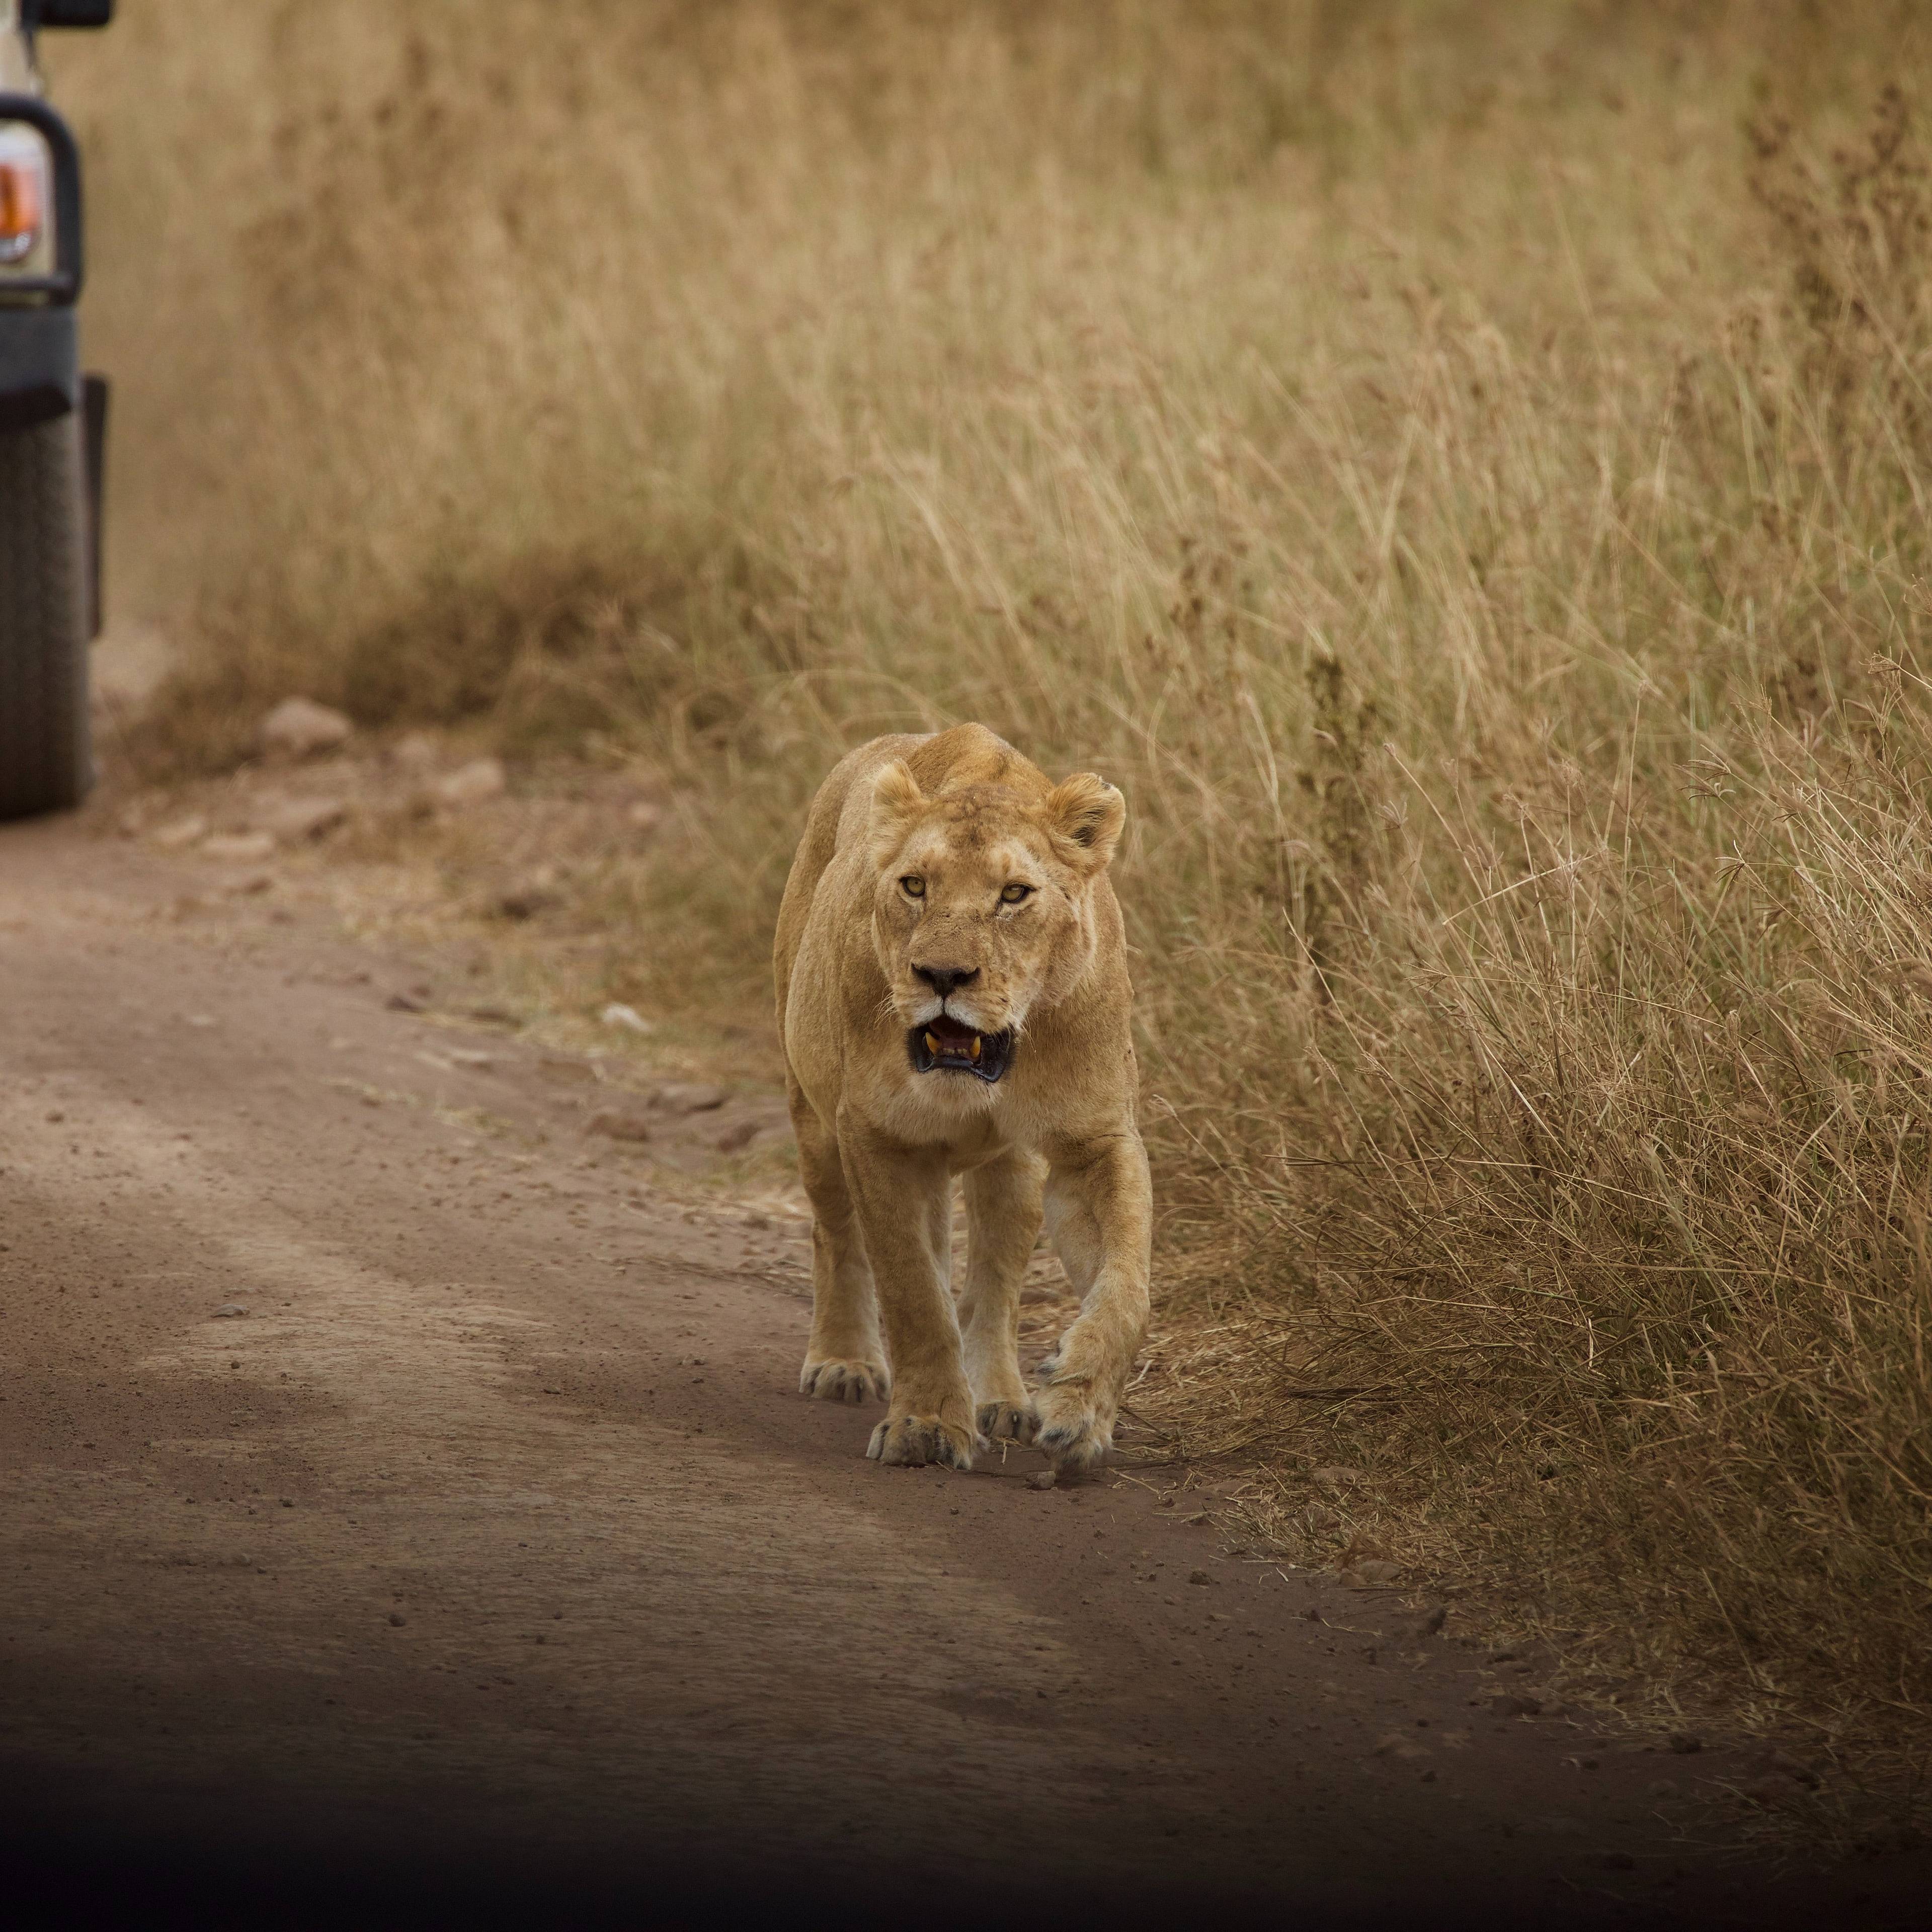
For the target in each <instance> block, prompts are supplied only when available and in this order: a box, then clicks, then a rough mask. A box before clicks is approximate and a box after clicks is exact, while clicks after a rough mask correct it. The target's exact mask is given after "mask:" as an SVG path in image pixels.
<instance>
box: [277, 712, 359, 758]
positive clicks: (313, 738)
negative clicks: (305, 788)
mask: <svg viewBox="0 0 1932 1932" xmlns="http://www.w3.org/2000/svg"><path fill="white" fill-rule="evenodd" d="M355 734H356V727H355V726H354V725H353V724H352V723H350V720H349V719H348V718H347V716H346V715H344V713H343V712H340V711H333V710H332V709H330V708H329V706H327V705H326V704H318V703H316V702H315V700H314V699H313V698H308V697H285V698H284V699H283V700H282V701H281V703H279V704H278V705H277V706H275V709H274V710H272V711H271V712H269V715H267V716H266V718H263V720H262V722H261V724H260V727H259V728H258V730H257V738H258V739H259V740H260V744H261V747H262V749H263V752H264V753H265V754H266V755H267V756H268V757H272V758H275V757H280V758H313V757H320V755H321V754H323V752H325V751H340V750H341V748H342V747H343V746H344V745H346V744H347V743H348V742H349V741H350V739H351V738H352V737H353V736H355Z"/></svg>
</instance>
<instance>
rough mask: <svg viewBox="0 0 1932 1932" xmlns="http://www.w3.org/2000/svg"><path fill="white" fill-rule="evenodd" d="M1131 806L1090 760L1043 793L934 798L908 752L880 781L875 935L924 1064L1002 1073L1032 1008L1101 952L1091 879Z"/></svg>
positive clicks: (987, 788)
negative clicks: (1036, 796)
mask: <svg viewBox="0 0 1932 1932" xmlns="http://www.w3.org/2000/svg"><path fill="white" fill-rule="evenodd" d="M1125 817H1126V807H1125V805H1124V802H1123V801H1122V799H1121V794H1120V793H1118V791H1116V790H1115V789H1114V787H1112V785H1110V784H1107V783H1106V781H1105V780H1103V779H1101V778H1096V777H1095V776H1094V775H1093V773H1091V772H1079V773H1076V775H1074V776H1073V777H1072V778H1069V779H1067V781H1065V783H1064V784H1061V785H1059V786H1058V787H1055V790H1053V791H1052V793H1049V795H1048V796H1046V798H1045V799H1041V800H1040V801H1038V802H1033V801H1031V800H1028V799H1025V798H1023V797H1022V796H1020V795H1019V793H1016V792H1013V791H1011V790H1008V789H1007V788H1006V787H1004V786H1000V785H980V786H972V787H966V788H964V789H962V790H957V791H951V792H947V793H942V794H941V795H940V796H938V797H936V798H930V799H929V798H927V797H926V796H924V795H923V794H922V793H921V792H920V790H919V786H918V783H917V781H916V780H915V779H914V778H913V775H912V774H911V772H910V771H909V770H907V768H906V766H904V764H902V763H893V764H890V765H888V766H886V768H885V769H884V770H883V772H880V775H879V777H878V779H877V783H876V784H875V787H874V791H873V794H872V817H871V855H872V859H873V862H874V865H875V866H876V867H877V883H876V886H875V889H874V897H873V913H872V938H873V944H874V947H875V948H876V949H877V953H878V959H879V965H880V969H881V970H882V971H883V973H884V974H885V976H886V984H887V986H889V988H890V989H891V997H892V1006H893V1009H894V1011H895V1013H896V1014H897V1016H898V1019H899V1020H900V1022H901V1024H902V1025H904V1027H905V1028H906V1044H907V1055H908V1057H909V1058H910V1061H911V1064H912V1066H913V1070H915V1072H917V1073H922V1074H924V1073H932V1074H940V1075H948V1074H950V1075H962V1074H963V1075H970V1076H977V1078H978V1079H980V1080H982V1081H985V1082H989V1083H996V1082H998V1080H999V1079H1000V1078H1001V1076H1002V1075H1004V1073H1005V1072H1006V1071H1007V1068H1008V1067H1010V1065H1011V1064H1012V1062H1013V1054H1014V1052H1015V1049H1016V1043H1017V1042H1018V1040H1019V1037H1020V1035H1021V1034H1022V1032H1023V1031H1025V1026H1026V1022H1027V1016H1028V1014H1029V1013H1032V1012H1033V1011H1034V1010H1035V1009H1036V1008H1037V1007H1042V1006H1050V1005H1052V1004H1054V1002H1055V1001H1058V1000H1061V999H1064V998H1066V996H1067V994H1068V993H1069V992H1071V991H1072V990H1073V987H1074V986H1076V984H1077V983H1079V980H1080V977H1081V976H1082V974H1084V973H1085V971H1087V968H1088V966H1089V965H1091V963H1092V961H1093V958H1094V910H1093V902H1094V883H1095V881H1096V880H1097V879H1098V878H1099V877H1100V874H1101V873H1102V872H1103V871H1104V870H1105V869H1106V865H1107V862H1108V860H1109V858H1111V857H1112V854H1113V850H1114V847H1115V844H1116V843H1117V842H1118V839H1119V838H1120V834H1121V826H1122V824H1123V823H1124V820H1125Z"/></svg>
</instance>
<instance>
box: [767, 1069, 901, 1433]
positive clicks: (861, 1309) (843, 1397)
mask: <svg viewBox="0 0 1932 1932" xmlns="http://www.w3.org/2000/svg"><path fill="white" fill-rule="evenodd" d="M791 1116H792V1127H793V1133H794V1134H795V1136H796V1139H797V1141H798V1166H799V1178H801V1179H802V1181H804V1183H805V1195H806V1197H807V1198H808V1199H809V1200H810V1202H811V1340H810V1341H809V1342H808V1343H807V1345H806V1347H805V1366H804V1367H803V1368H802V1370H800V1371H799V1378H798V1391H799V1394H801V1395H807V1396H811V1397H814V1398H815V1399H816V1400H818V1401H820V1402H847V1403H862V1402H866V1401H869V1400H877V1401H880V1402H883V1401H884V1400H886V1397H887V1396H888V1395H889V1394H891V1392H892V1377H891V1376H890V1374H889V1373H887V1370H886V1355H885V1350H884V1349H883V1347H882V1346H880V1340H879V1300H878V1295H877V1292H876V1290H875V1289H874V1286H873V1283H872V1271H871V1266H870V1265H869V1264H868V1262H867V1261H866V1259H865V1244H863V1242H862V1241H861V1240H860V1239H859V1227H858V1223H857V1220H856V1217H854V1215H853V1211H852V1200H851V1196H850V1193H849V1192H848V1191H847V1187H846V1185H845V1175H844V1168H843V1166H841V1163H840V1161H839V1158H838V1142H837V1141H836V1140H835V1139H834V1137H833V1136H832V1135H831V1134H829V1133H827V1132H826V1130H825V1127H824V1126H823V1124H822V1123H821V1122H820V1120H819V1118H818V1115H817V1112H815V1111H814V1109H813V1108H812V1106H811V1103H810V1102H809V1101H808V1100H806V1099H805V1097H804V1095H803V1094H802V1093H800V1092H799V1091H798V1090H797V1089H796V1088H793V1092H792V1107H791Z"/></svg>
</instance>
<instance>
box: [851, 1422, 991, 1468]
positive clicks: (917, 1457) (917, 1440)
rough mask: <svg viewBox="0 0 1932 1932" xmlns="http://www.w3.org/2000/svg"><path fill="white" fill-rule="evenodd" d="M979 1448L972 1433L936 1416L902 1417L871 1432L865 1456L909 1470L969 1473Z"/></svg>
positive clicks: (876, 1461) (877, 1461)
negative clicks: (929, 1468) (932, 1465)
mask: <svg viewBox="0 0 1932 1932" xmlns="http://www.w3.org/2000/svg"><path fill="white" fill-rule="evenodd" d="M978 1447H979V1445H978V1444H977V1442H974V1439H973V1437H972V1435H971V1432H970V1431H969V1430H964V1429H962V1428H961V1427H959V1425H958V1424H956V1423H951V1422H945V1421H941V1419H940V1418H939V1417H938V1416H936V1415H901V1416H900V1417H898V1418H897V1419H896V1420H895V1421H894V1420H889V1421H884V1422H882V1423H880V1424H879V1426H878V1427H877V1428H876V1429H875V1430H873V1431H872V1439H871V1442H868V1444H867V1445H865V1454H867V1455H868V1456H869V1457H871V1460H873V1461H874V1463H899V1464H901V1465H902V1466H904V1467H906V1468H907V1469H923V1468H924V1467H925V1466H926V1464H927V1463H936V1464H938V1466H939V1467H940V1468H941V1469H971V1468H972V1466H973V1451H974V1450H975V1449H976V1448H978Z"/></svg>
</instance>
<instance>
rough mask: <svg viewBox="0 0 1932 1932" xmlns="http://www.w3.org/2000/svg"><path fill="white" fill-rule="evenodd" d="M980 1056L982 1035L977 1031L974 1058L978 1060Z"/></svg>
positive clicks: (974, 1038) (974, 1039)
mask: <svg viewBox="0 0 1932 1932" xmlns="http://www.w3.org/2000/svg"><path fill="white" fill-rule="evenodd" d="M979 1057H980V1036H979V1035H978V1034H977V1033H976V1034H974V1036H973V1058H974V1059H975V1060H977V1059H978V1058H979Z"/></svg>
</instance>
